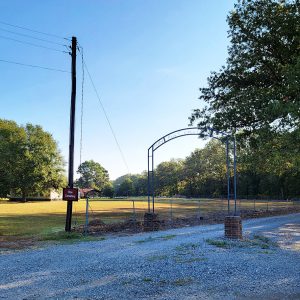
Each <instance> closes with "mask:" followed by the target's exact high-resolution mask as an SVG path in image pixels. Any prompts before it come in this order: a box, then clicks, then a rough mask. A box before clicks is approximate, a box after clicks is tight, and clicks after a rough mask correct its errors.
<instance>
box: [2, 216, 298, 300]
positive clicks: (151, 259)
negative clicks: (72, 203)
mask: <svg viewBox="0 0 300 300" xmlns="http://www.w3.org/2000/svg"><path fill="white" fill-rule="evenodd" d="M243 227H244V235H245V236H246V240H245V241H243V242H228V241H226V240H223V239H222V236H223V225H210V226H197V227H187V228H181V229H173V230H168V231H160V232H155V233H142V234H136V235H132V236H126V237H108V238H106V239H105V240H103V241H96V242H85V243H77V244H72V245H58V246H47V247H46V248H42V249H36V250H26V251H20V252H15V253H11V254H2V255H0V280H1V281H0V299H28V300H29V299H106V300H107V299H121V300H123V299H245V298H246V299H300V214H292V215H286V216H278V217H272V218H263V219H252V220H247V221H244V222H243ZM265 237H267V238H265ZM268 238H269V239H268ZM275 242H276V243H275Z"/></svg>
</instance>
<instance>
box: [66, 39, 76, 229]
mask: <svg viewBox="0 0 300 300" xmlns="http://www.w3.org/2000/svg"><path fill="white" fill-rule="evenodd" d="M71 50H72V53H71V55H72V92H71V112H70V142H69V172H68V187H69V188H73V187H74V131H75V107H76V50H77V39H76V37H74V36H73V37H72V47H71ZM72 206H73V203H72V201H68V202H67V216H66V227H65V231H68V232H69V231H71V224H72Z"/></svg>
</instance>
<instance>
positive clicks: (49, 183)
mask: <svg viewBox="0 0 300 300" xmlns="http://www.w3.org/2000/svg"><path fill="white" fill-rule="evenodd" d="M0 176H1V186H5V188H4V190H6V191H7V190H9V191H14V192H15V193H17V194H18V193H20V194H21V195H22V198H23V200H26V197H27V196H28V195H29V194H35V193H42V192H43V191H44V190H46V189H49V188H55V189H58V188H60V187H62V186H63V185H64V183H65V177H64V175H63V159H62V156H61V155H60V152H59V150H58V148H57V143H56V141H55V140H54V139H53V137H52V135H51V134H50V133H48V132H45V131H44V130H43V129H42V127H41V126H34V125H32V124H27V125H26V126H24V127H23V126H18V125H17V124H16V123H15V122H12V121H6V120H0Z"/></svg>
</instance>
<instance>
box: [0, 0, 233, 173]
mask: <svg viewBox="0 0 300 300" xmlns="http://www.w3.org/2000/svg"><path fill="white" fill-rule="evenodd" d="M233 5H234V1H231V0H226V1H224V0H97V1H96V0H90V1H84V0H80V1H79V0H51V1H50V0H47V1H46V0H45V1H38V0H26V1H22V0H18V1H17V0H2V1H0V22H7V23H10V24H14V25H18V26H22V27H28V28H31V29H34V30H38V31H43V32H47V33H52V34H55V35H58V36H63V37H71V36H76V37H77V38H78V42H79V43H80V45H81V46H83V48H84V55H85V61H86V63H87V66H88V68H89V71H90V73H91V75H92V77H93V79H94V83H95V85H96V87H97V89H98V91H99V93H100V95H101V99H102V102H103V105H104V106H105V108H106V111H107V114H108V116H109V119H110V122H111V124H112V127H113V128H114V131H115V133H116V136H117V138H118V141H119V144H120V146H121V148H122V150H123V153H124V156H125V158H126V161H127V164H128V166H129V170H130V172H131V173H140V172H142V171H143V170H146V169H147V148H148V147H149V146H150V145H151V144H152V143H153V142H154V141H155V140H156V139H158V138H160V137H161V136H162V135H164V134H167V133H168V132H170V131H173V130H176V129H180V128H184V127H187V126H188V123H189V122H188V117H189V116H190V114H191V112H192V109H193V108H199V107H200V106H201V103H200V101H199V100H198V99H197V98H198V97H199V87H201V86H204V85H205V84H206V78H207V77H208V76H209V74H210V72H211V71H217V70H218V69H219V68H220V67H221V66H222V65H224V64H225V62H226V57H227V46H228V38H227V30H228V27H227V23H226V16H227V14H228V12H229V11H230V10H231V9H232V8H233ZM5 30H9V31H13V32H17V33H22V34H28V35H34V36H35V37H38V38H43V39H47V40H51V41H54V42H57V43H59V44H61V43H62V44H69V41H68V40H63V39H57V38H54V37H53V38H52V37H50V36H44V35H35V34H34V33H33V32H29V31H24V30H20V29H18V28H14V27H10V26H7V25H5V24H2V23H0V49H1V51H0V60H1V59H2V60H8V61H16V62H21V63H26V64H33V65H41V66H47V67H52V68H58V69H63V70H68V71H69V70H70V62H71V59H70V56H69V55H68V54H66V53H62V52H57V51H51V50H48V49H44V48H38V47H32V46H30V45H25V44H22V43H18V42H15V41H12V40H9V39H4V38H3V37H6V38H14V39H18V40H22V41H27V42H30V43H35V44H38V45H43V46H45V47H51V48H55V49H59V50H63V51H64V50H66V48H64V47H63V46H61V45H56V44H50V43H47V42H44V41H40V40H34V39H30V38H27V37H25V36H20V35H16V34H14V33H11V32H8V31H5ZM77 72H78V77H77V79H78V81H77V116H76V148H75V157H76V159H75V168H76V169H77V166H78V163H79V136H80V126H79V125H80V122H79V121H80V102H81V80H82V73H81V61H80V57H79V56H78V64H77ZM0 88H1V95H0V102H1V109H0V118H4V119H9V120H14V121H16V122H17V123H19V124H26V123H28V122H30V123H33V124H39V125H42V126H43V128H44V129H45V130H46V131H49V132H50V133H52V134H53V137H54V138H55V139H56V140H57V141H58V144H59V148H60V150H61V152H62V154H63V156H64V157H65V160H66V161H67V158H68V143H69V111H70V90H71V78H70V74H69V73H59V72H52V71H47V70H40V69H34V68H29V67H24V66H19V65H13V64H7V63H4V62H1V61H0ZM203 145H204V144H203V141H201V140H199V139H198V138H197V137H184V138H181V139H177V140H174V141H172V142H170V143H168V144H166V145H165V146H164V147H162V148H160V149H159V150H157V153H156V163H159V162H161V161H165V160H169V159H171V158H184V157H186V156H187V155H189V154H190V152H192V151H193V150H194V149H195V148H196V147H202V146H203ZM82 155H83V161H84V160H88V159H93V160H95V161H97V162H99V163H100V164H101V165H102V166H103V167H104V168H106V169H107V170H108V172H109V174H110V178H111V179H115V178H116V177H118V176H121V175H124V174H126V173H127V169H126V166H125V164H124V162H123V160H122V157H121V155H120V153H119V151H118V148H117V146H116V143H115V141H114V138H113V136H112V134H111V131H110V128H109V126H108V124H107V122H106V120H105V117H104V114H103V112H102V110H101V107H100V105H99V103H98V100H97V98H96V96H95V93H94V91H93V89H92V86H91V84H90V82H89V79H88V77H87V74H86V75H85V84H84V117H83V153H82Z"/></svg>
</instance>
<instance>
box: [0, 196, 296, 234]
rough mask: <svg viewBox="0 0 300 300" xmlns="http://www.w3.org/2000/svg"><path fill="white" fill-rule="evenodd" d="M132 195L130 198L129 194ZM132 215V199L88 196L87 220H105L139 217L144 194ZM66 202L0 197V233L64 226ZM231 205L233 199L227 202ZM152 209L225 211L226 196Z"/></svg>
mask: <svg viewBox="0 0 300 300" xmlns="http://www.w3.org/2000/svg"><path fill="white" fill-rule="evenodd" d="M133 199H134V198H133ZM134 200H135V201H134V202H135V203H134V204H135V215H134V214H133V201H132V199H119V200H111V199H101V200H90V208H89V214H90V220H92V219H93V218H96V217H97V218H101V220H102V221H104V222H105V223H112V222H119V221H124V220H126V219H129V218H133V217H135V218H136V219H138V220H142V218H143V215H144V213H145V212H146V211H147V208H148V203H147V199H146V197H144V198H135V199H134ZM238 204H239V209H250V210H252V209H254V206H255V208H256V209H267V208H268V209H274V208H283V207H289V206H292V205H294V204H293V203H292V202H282V201H272V202H270V201H269V202H267V201H256V203H255V205H254V202H253V200H251V201H249V200H248V201H239V202H238ZM66 205H67V204H66V202H64V201H51V202H27V203H14V202H8V201H5V200H1V201H0V236H2V237H5V236H6V237H8V236H18V237H26V236H27V237H28V236H37V235H38V236H41V237H42V236H43V235H47V234H51V233H55V232H59V231H62V230H64V224H65V213H66ZM231 205H232V208H233V203H232V202H231ZM85 209H86V202H85V200H80V201H78V202H74V205H73V220H72V221H73V222H72V223H73V225H80V224H84V221H85ZM155 210H156V212H158V213H159V214H160V216H161V217H162V218H164V219H169V218H171V217H173V218H175V217H188V216H192V215H195V214H198V215H202V216H203V215H205V214H207V213H209V212H217V211H224V212H225V211H226V210H227V200H225V199H224V200H221V199H201V200H199V199H166V198H159V199H156V204H155Z"/></svg>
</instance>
